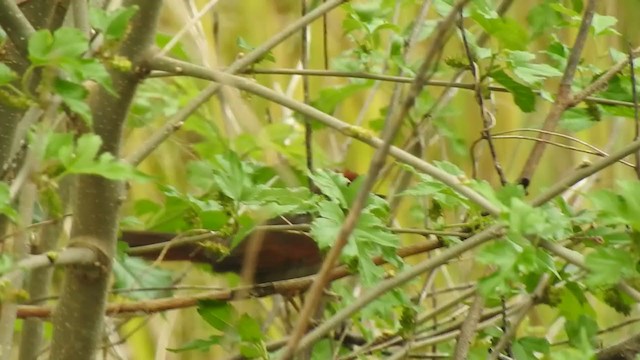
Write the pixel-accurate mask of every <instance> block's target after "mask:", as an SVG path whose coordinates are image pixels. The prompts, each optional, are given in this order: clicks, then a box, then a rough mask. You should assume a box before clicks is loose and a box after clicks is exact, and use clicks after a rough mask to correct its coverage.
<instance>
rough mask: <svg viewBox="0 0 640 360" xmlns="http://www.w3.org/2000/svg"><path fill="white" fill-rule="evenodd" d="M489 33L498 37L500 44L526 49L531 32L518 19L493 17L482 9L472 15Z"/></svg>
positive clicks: (515, 48) (511, 47)
mask: <svg viewBox="0 0 640 360" xmlns="http://www.w3.org/2000/svg"><path fill="white" fill-rule="evenodd" d="M471 18H473V19H474V20H475V21H476V22H477V23H478V24H479V25H480V26H481V27H482V28H483V29H484V30H485V31H486V32H487V33H488V34H490V35H491V36H493V37H495V38H496V39H498V41H499V42H500V45H502V46H503V47H504V48H506V49H510V50H524V49H526V45H527V43H528V42H529V34H528V33H527V30H526V29H525V28H524V27H522V26H521V25H520V24H519V23H518V22H517V21H516V20H514V19H511V18H507V17H493V16H492V15H491V14H487V13H484V12H480V11H475V12H474V13H473V15H472V16H471Z"/></svg>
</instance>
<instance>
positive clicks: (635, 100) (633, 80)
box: [629, 46, 640, 179]
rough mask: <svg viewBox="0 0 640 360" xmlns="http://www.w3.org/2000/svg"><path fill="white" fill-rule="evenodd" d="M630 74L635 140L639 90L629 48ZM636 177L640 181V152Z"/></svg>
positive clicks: (639, 133)
mask: <svg viewBox="0 0 640 360" xmlns="http://www.w3.org/2000/svg"><path fill="white" fill-rule="evenodd" d="M629 72H630V76H631V96H632V97H633V105H634V106H633V118H634V120H635V131H636V134H635V136H634V138H633V140H639V139H640V117H639V116H638V90H637V89H636V73H635V69H634V65H633V51H632V50H631V46H629ZM636 177H637V178H638V179H640V151H638V152H636Z"/></svg>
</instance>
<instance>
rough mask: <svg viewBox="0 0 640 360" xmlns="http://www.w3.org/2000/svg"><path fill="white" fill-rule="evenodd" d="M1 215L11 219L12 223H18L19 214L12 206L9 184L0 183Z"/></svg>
mask: <svg viewBox="0 0 640 360" xmlns="http://www.w3.org/2000/svg"><path fill="white" fill-rule="evenodd" d="M0 214H2V215H4V216H7V217H9V219H11V220H12V221H16V220H17V218H18V213H17V212H16V210H15V209H14V208H13V206H11V194H10V192H9V184H7V183H6V182H4V181H2V182H0Z"/></svg>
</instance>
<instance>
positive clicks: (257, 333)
mask: <svg viewBox="0 0 640 360" xmlns="http://www.w3.org/2000/svg"><path fill="white" fill-rule="evenodd" d="M198 314H199V315H200V317H201V318H202V319H203V320H204V321H205V322H206V323H207V324H209V326H210V327H211V328H212V329H213V331H214V335H211V336H209V337H208V338H206V339H195V340H192V341H190V342H189V343H187V344H185V345H183V346H181V347H179V348H173V349H169V350H170V351H173V352H183V351H189V350H200V351H206V350H208V349H209V348H210V347H211V346H222V347H223V348H227V349H239V351H240V354H241V355H242V356H243V357H245V358H248V359H267V358H268V352H267V348H266V344H265V342H264V333H263V332H262V330H261V329H260V324H259V323H258V321H257V320H256V319H254V318H253V317H251V316H249V315H247V314H240V313H238V312H237V311H236V310H235V309H234V308H233V307H232V306H231V305H230V304H229V303H225V302H218V301H211V300H203V301H200V302H199V303H198Z"/></svg>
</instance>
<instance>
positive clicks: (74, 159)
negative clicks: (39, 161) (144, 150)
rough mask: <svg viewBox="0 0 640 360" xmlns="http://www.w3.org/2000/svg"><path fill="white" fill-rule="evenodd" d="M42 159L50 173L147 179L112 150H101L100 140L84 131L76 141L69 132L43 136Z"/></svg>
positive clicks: (114, 178) (61, 175) (118, 178)
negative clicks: (46, 162) (44, 138)
mask: <svg viewBox="0 0 640 360" xmlns="http://www.w3.org/2000/svg"><path fill="white" fill-rule="evenodd" d="M45 141H46V148H45V156H44V160H45V161H48V164H49V167H50V168H51V169H52V173H51V175H52V176H55V177H57V178H61V177H63V176H65V175H68V174H92V175H100V176H103V177H106V178H108V179H112V180H136V181H147V180H148V179H149V177H148V176H146V175H144V174H142V173H141V172H140V171H138V170H136V169H135V168H134V167H133V166H131V165H130V164H128V163H126V162H124V161H123V160H119V159H116V158H115V157H114V156H113V155H112V154H111V153H108V152H102V153H100V151H101V146H102V139H101V138H100V137H99V136H97V135H94V134H85V135H82V136H80V137H79V138H78V139H77V140H76V139H74V138H73V135H72V134H69V133H51V134H48V136H47V138H46V140H45Z"/></svg>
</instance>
